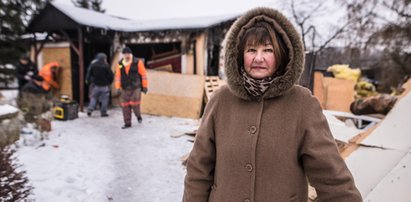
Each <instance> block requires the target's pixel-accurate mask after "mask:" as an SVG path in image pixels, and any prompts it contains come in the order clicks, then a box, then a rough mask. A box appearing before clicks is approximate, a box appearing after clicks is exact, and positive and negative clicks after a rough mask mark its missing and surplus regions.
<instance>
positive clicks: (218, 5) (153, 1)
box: [54, 0, 274, 19]
mask: <svg viewBox="0 0 411 202" xmlns="http://www.w3.org/2000/svg"><path fill="white" fill-rule="evenodd" d="M54 2H58V3H64V4H69V5H73V4H72V2H71V0H54ZM270 2H274V0H271V1H269V0H103V6H102V7H103V8H104V9H106V13H108V14H113V15H119V16H122V17H127V18H131V19H158V18H182V17H192V16H210V15H224V14H236V13H241V12H244V11H246V10H247V9H250V8H253V7H256V6H259V5H260V6H261V5H268V4H272V3H270Z"/></svg>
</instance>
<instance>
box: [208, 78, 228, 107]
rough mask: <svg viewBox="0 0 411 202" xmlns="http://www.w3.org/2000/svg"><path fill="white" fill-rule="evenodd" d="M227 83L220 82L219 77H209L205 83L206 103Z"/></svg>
mask: <svg viewBox="0 0 411 202" xmlns="http://www.w3.org/2000/svg"><path fill="white" fill-rule="evenodd" d="M225 84H226V81H223V80H220V79H219V78H218V76H207V77H205V82H204V92H205V96H204V101H205V103H207V102H208V100H209V99H210V98H211V95H212V94H213V93H214V92H215V91H216V90H218V89H219V88H220V87H221V86H223V85H225Z"/></svg>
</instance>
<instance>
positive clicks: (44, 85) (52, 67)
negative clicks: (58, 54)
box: [22, 62, 61, 93]
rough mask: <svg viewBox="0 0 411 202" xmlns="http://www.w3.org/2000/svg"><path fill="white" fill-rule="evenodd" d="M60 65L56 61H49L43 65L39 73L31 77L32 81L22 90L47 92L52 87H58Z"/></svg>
mask: <svg viewBox="0 0 411 202" xmlns="http://www.w3.org/2000/svg"><path fill="white" fill-rule="evenodd" d="M60 69H61V66H60V64H59V63H57V62H50V63H47V64H46V65H44V66H43V67H42V68H41V70H40V72H39V74H38V75H37V76H35V77H33V80H32V82H29V83H27V84H26V85H25V86H24V87H23V89H22V91H26V92H31V93H48V92H50V90H51V89H52V88H54V89H59V88H60V85H59V83H58V81H57V78H58V74H59V72H60Z"/></svg>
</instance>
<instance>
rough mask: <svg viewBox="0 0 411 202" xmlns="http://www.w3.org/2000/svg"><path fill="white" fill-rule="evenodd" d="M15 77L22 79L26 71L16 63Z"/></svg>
mask: <svg viewBox="0 0 411 202" xmlns="http://www.w3.org/2000/svg"><path fill="white" fill-rule="evenodd" d="M15 66H16V77H17V79H19V80H23V79H24V76H25V75H26V72H25V71H24V69H23V67H22V66H21V65H20V64H19V63H17V64H16V65H15Z"/></svg>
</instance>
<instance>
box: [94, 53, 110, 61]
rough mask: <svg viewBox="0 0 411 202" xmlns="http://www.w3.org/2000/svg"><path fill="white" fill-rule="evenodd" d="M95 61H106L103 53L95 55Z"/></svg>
mask: <svg viewBox="0 0 411 202" xmlns="http://www.w3.org/2000/svg"><path fill="white" fill-rule="evenodd" d="M96 59H97V60H106V59H107V55H106V54H104V53H97V55H96Z"/></svg>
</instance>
